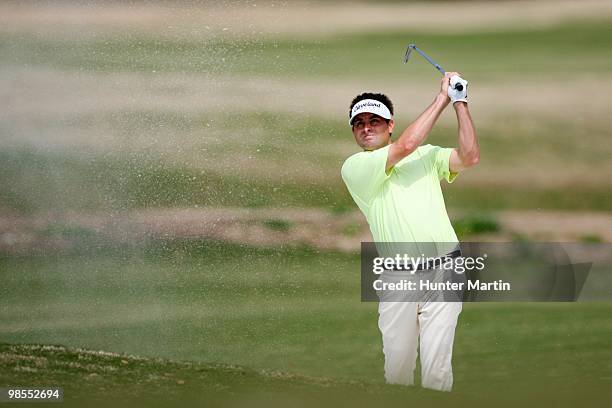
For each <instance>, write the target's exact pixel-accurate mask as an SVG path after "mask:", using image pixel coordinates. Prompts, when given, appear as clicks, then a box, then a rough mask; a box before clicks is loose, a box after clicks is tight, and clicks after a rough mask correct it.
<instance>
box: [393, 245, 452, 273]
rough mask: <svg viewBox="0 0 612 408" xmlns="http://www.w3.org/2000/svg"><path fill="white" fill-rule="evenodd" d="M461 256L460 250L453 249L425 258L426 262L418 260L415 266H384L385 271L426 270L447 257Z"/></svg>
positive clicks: (440, 263)
mask: <svg viewBox="0 0 612 408" xmlns="http://www.w3.org/2000/svg"><path fill="white" fill-rule="evenodd" d="M460 256H461V250H460V249H455V250H454V251H453V252H449V253H448V254H446V255H444V256H440V257H437V258H426V259H427V262H426V263H423V262H420V263H419V264H418V265H417V267H416V268H415V267H414V265H412V264H408V265H406V266H405V267H404V265H398V264H395V265H393V267H391V268H385V270H386V271H398V272H412V271H428V270H430V269H434V268H435V267H436V266H437V267H439V266H440V265H442V264H444V262H446V261H447V260H449V259H454V258H458V257H460Z"/></svg>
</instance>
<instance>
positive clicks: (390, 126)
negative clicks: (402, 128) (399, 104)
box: [389, 119, 395, 134]
mask: <svg viewBox="0 0 612 408" xmlns="http://www.w3.org/2000/svg"><path fill="white" fill-rule="evenodd" d="M394 127H395V122H394V121H393V119H390V120H389V134H391V133H393V128H394Z"/></svg>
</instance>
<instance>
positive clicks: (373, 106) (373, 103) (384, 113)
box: [349, 99, 393, 126]
mask: <svg viewBox="0 0 612 408" xmlns="http://www.w3.org/2000/svg"><path fill="white" fill-rule="evenodd" d="M364 112H368V113H373V114H375V115H378V116H380V117H383V118H385V119H391V118H392V117H393V116H392V115H391V111H390V110H389V108H387V106H386V105H385V104H384V103H382V102H380V101H377V100H376V99H364V100H362V101H359V102H357V103H356V104H355V106H353V109H351V118H350V119H349V125H351V126H352V125H353V119H355V116H357V115H359V114H360V113H364Z"/></svg>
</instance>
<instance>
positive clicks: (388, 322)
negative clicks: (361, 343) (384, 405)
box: [378, 302, 462, 391]
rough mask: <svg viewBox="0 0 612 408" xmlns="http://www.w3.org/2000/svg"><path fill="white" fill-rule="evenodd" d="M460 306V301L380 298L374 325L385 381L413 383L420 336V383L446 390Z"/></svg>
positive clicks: (426, 386) (448, 384) (451, 376)
mask: <svg viewBox="0 0 612 408" xmlns="http://www.w3.org/2000/svg"><path fill="white" fill-rule="evenodd" d="M461 309H462V304H461V302H380V303H379V305H378V313H379V319H378V327H379V328H380V331H381V333H382V340H383V353H384V354H385V379H386V381H387V383H389V384H403V385H413V384H414V368H415V366H416V358H417V346H418V345H419V337H420V356H421V383H422V385H423V387H425V388H431V389H434V390H440V391H450V390H451V389H452V387H453V370H452V366H451V358H452V354H453V340H454V338H455V327H456V326H457V318H458V317H459V313H461Z"/></svg>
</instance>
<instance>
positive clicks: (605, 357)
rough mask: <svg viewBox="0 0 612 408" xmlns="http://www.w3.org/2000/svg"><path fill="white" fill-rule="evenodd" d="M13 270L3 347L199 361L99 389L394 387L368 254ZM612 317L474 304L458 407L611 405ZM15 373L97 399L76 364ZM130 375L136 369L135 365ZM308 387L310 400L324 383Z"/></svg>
mask: <svg viewBox="0 0 612 408" xmlns="http://www.w3.org/2000/svg"><path fill="white" fill-rule="evenodd" d="M0 270H1V271H3V272H2V281H3V285H2V287H1V288H0V337H1V338H2V341H3V342H6V343H30V344H32V343H37V344H62V345H65V346H70V347H85V348H89V349H93V350H106V351H113V352H120V353H128V354H135V355H140V356H143V357H150V358H153V357H155V358H166V359H172V360H180V361H190V362H193V365H191V366H190V365H180V364H178V365H176V364H174V363H168V362H164V363H163V364H162V366H161V367H160V366H152V365H150V362H142V364H143V366H142V367H141V368H138V369H136V370H134V371H129V370H128V371H125V370H122V369H121V368H122V365H121V364H120V363H119V362H118V358H115V360H114V363H113V362H109V363H104V364H102V363H95V361H94V362H93V363H95V364H97V365H100V366H106V365H109V364H110V365H114V366H119V367H118V368H119V369H118V370H110V371H108V372H107V374H108V375H107V374H104V375H102V374H99V375H100V378H97V379H96V380H95V381H93V382H92V383H91V384H92V385H91V386H92V387H97V386H98V385H99V382H98V381H100V382H103V383H105V384H107V385H103V386H105V387H106V388H107V389H112V388H113V387H115V388H120V384H122V383H130V384H132V385H131V386H129V387H128V388H127V390H128V392H130V390H133V391H134V392H135V393H136V394H146V393H147V392H149V390H150V389H151V388H147V384H150V385H151V386H152V389H153V390H154V391H153V392H156V391H155V390H156V389H158V388H159V390H160V392H164V390H165V389H166V388H164V387H165V386H168V387H170V388H173V390H171V395H174V394H172V393H181V392H182V391H181V390H180V387H178V385H176V384H175V382H173V380H174V379H175V378H182V377H181V375H182V374H181V375H179V374H177V370H183V369H186V368H187V367H191V368H192V369H191V371H190V370H187V371H188V372H186V373H185V377H186V378H185V380H186V381H187V382H189V384H190V385H191V386H193V387H195V388H197V387H199V386H202V387H203V388H204V389H209V388H210V387H212V386H213V385H211V384H213V383H214V384H221V389H229V390H230V391H232V390H234V389H235V388H236V390H237V389H240V388H241V387H240V384H241V381H239V380H238V379H236V375H237V372H240V370H243V369H242V368H239V369H238V371H232V370H230V371H229V372H227V371H224V370H223V369H222V367H221V368H220V369H219V370H220V371H219V372H217V373H209V374H210V376H213V377H214V376H218V377H215V378H214V379H211V378H210V377H207V376H208V375H209V374H206V373H202V375H203V377H204V378H201V377H202V376H200V371H198V370H200V369H201V368H204V367H206V365H198V362H199V363H219V364H232V365H239V366H244V367H248V368H249V369H244V370H245V371H246V374H244V375H245V376H246V377H244V378H246V379H245V380H244V381H245V382H246V383H249V382H251V381H252V382H251V384H252V388H253V389H259V387H260V386H261V387H262V388H261V390H264V391H263V392H266V391H265V390H269V391H270V392H272V393H276V392H279V393H282V392H281V391H282V390H284V389H285V388H284V387H285V385H283V384H285V382H284V380H282V381H280V382H279V383H278V384H272V385H270V387H271V388H266V387H267V385H265V384H268V385H269V383H267V382H266V381H268V380H269V377H265V378H263V377H260V376H259V374H257V373H254V372H253V371H252V370H256V371H258V370H268V371H269V370H280V371H282V372H285V373H290V374H298V375H306V376H311V377H316V378H321V377H323V378H329V379H332V380H331V381H332V384H333V386H332V389H334V387H336V385H337V386H338V387H340V388H342V387H343V384H345V383H347V382H350V381H359V382H365V383H366V384H370V385H368V386H367V387H365V386H362V388H368V387H370V386H371V387H374V388H375V387H380V386H382V381H383V373H382V364H383V356H382V353H381V344H380V335H379V332H378V328H377V313H376V304H375V303H362V302H360V300H359V294H360V288H359V272H358V271H359V259H358V257H357V256H355V255H343V254H338V253H327V252H324V253H320V252H318V251H314V250H310V249H306V248H303V249H278V248H277V249H253V248H249V247H244V246H228V245H221V244H216V243H210V242H209V243H206V242H202V243H198V242H192V243H181V242H162V243H155V244H151V245H149V246H145V247H132V248H126V247H115V248H108V249H106V250H95V249H92V248H89V249H85V250H83V251H80V252H75V253H73V254H71V255H50V254H49V255H47V256H45V257H42V256H41V257H6V256H5V257H3V258H2V259H0ZM611 308H612V306H611V305H610V304H608V303H588V302H587V303H567V304H562V303H553V304H530V303H521V304H518V303H496V304H493V303H488V304H465V305H464V310H463V312H462V314H461V316H460V321H459V325H458V329H457V333H456V342H455V352H454V372H455V389H456V392H455V393H453V395H454V397H453V398H458V400H455V402H458V403H460V402H461V401H464V400H465V399H468V400H471V399H475V398H479V399H484V400H485V401H495V403H499V402H500V400H504V399H505V398H506V397H508V398H512V397H513V396H514V398H536V399H537V398H552V399H553V400H555V398H559V399H560V402H561V403H563V404H568V406H569V405H571V404H570V402H572V401H573V402H575V401H576V400H577V399H579V398H587V400H593V401H597V400H600V399H602V398H607V397H609V389H610V387H609V386H610V381H612V365H611V364H610V361H612V358H611V357H612V351H611V350H610V348H609V341H608V339H609V338H610V337H611V336H612V323H611V322H610V319H609V314H610V312H611V311H612V309H611ZM3 347H4V350H6V347H8V346H3ZM22 352H23V350H22ZM26 352H28V351H27V350H26ZM29 352H32V351H29ZM32 353H34V354H36V353H35V352H32ZM62 358H64V357H62ZM65 358H66V359H74V358H75V357H74V356H72V357H70V356H66V357H65ZM129 361H131V360H129ZM85 362H87V361H86V360H85V361H84V363H85ZM23 364H24V365H28V364H30V362H24V363H23ZM138 364H140V363H138ZM151 364H152V363H151ZM155 364H157V363H155ZM3 367H4V368H3V369H2V371H1V372H2V382H3V383H5V384H8V383H13V382H15V381H17V380H19V381H20V382H24V381H27V380H28V379H32V381H33V380H37V381H38V380H40V381H41V382H42V381H43V380H44V379H45V378H46V377H45V376H46V375H47V374H49V378H58V379H59V380H61V381H60V383H62V384H66V386H67V387H68V388H69V389H71V390H74V391H75V392H76V391H77V390H79V389H81V392H82V393H86V391H87V389H88V388H87V387H89V386H90V383H89V381H88V382H86V383H85V384H83V381H77V379H78V378H79V376H81V377H82V376H84V375H86V374H89V372H88V371H87V370H85V371H83V370H80V369H79V368H78V367H74V368H73V369H69V368H66V367H65V364H64V368H63V369H61V367H59V366H58V367H56V368H57V370H56V371H57V372H53V370H51V372H50V373H47V372H46V371H44V370H41V372H40V373H39V374H40V376H39V374H36V373H34V374H33V373H29V372H26V371H19V372H16V371H15V370H12V369H11V368H10V367H12V366H6V365H3ZM131 367H132V362H130V363H129V364H128V365H127V366H126V368H131ZM208 367H210V366H208ZM50 368H52V367H50ZM90 371H91V370H90ZM94 371H95V370H94ZM166 371H169V372H171V373H173V374H172V375H171V376H170V378H172V379H173V380H172V381H166V379H164V377H162V375H161V374H160V373H162V372H166ZM204 374H206V375H204ZM62 376H63V377H62ZM295 381H297V382H298V383H304V384H306V386H307V388H308V387H310V385H312V383H313V382H312V381H310V380H303V379H295ZM317 381H318V380H317ZM317 381H314V382H315V383H316V382H317ZM47 383H48V381H47ZM71 384H72V385H71ZM164 384H166V385H164ZM277 386H278V389H277ZM81 387H82V388H81ZM131 387H133V388H131ZM315 388H316V387H315ZM391 388H394V387H391ZM308 389H310V388H308ZM261 390H260V391H261ZM285 390H286V389H285ZM292 390H293V389H292V388H290V389H289V393H290V394H291V395H293V393H294V391H292ZM559 390H560V391H559ZM383 391H384V393H385V394H386V393H387V391H386V390H383ZM419 395H421V394H418V393H417V394H416V396H415V395H414V394H411V393H409V394H406V397H407V398H411V399H412V398H416V399H419V398H421V397H423V398H425V399H426V400H427V399H428V398H429V396H430V395H431V394H427V393H426V394H425V395H424V396H423V395H421V397H419ZM464 402H465V401H464Z"/></svg>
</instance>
